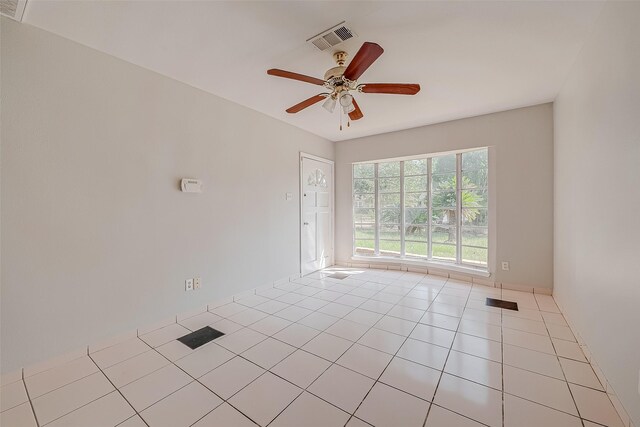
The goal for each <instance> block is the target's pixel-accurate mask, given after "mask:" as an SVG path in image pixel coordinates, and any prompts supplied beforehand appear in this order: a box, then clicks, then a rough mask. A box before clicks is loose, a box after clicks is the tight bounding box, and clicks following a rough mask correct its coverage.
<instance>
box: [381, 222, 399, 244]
mask: <svg viewBox="0 0 640 427" xmlns="http://www.w3.org/2000/svg"><path fill="white" fill-rule="evenodd" d="M400 228H401V227H400V226H399V225H381V226H380V240H398V241H400Z"/></svg>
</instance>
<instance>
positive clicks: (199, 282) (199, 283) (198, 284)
mask: <svg viewBox="0 0 640 427" xmlns="http://www.w3.org/2000/svg"><path fill="white" fill-rule="evenodd" d="M201 287H202V279H201V278H199V277H196V278H194V279H193V289H200V288H201Z"/></svg>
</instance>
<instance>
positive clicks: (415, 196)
mask: <svg viewBox="0 0 640 427" xmlns="http://www.w3.org/2000/svg"><path fill="white" fill-rule="evenodd" d="M404 205H405V206H406V207H408V208H419V207H425V208H426V207H428V206H429V193H426V192H425V193H405V195H404Z"/></svg>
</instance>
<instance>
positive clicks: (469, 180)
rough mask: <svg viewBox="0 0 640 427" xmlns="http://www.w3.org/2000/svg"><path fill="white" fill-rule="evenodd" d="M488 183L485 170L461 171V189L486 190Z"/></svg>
mask: <svg viewBox="0 0 640 427" xmlns="http://www.w3.org/2000/svg"><path fill="white" fill-rule="evenodd" d="M488 182H489V176H488V171H487V169H479V170H471V171H462V188H469V189H473V188H487V185H488Z"/></svg>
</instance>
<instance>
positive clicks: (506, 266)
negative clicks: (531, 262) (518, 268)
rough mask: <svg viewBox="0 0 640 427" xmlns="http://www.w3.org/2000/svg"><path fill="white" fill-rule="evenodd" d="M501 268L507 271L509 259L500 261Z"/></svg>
mask: <svg viewBox="0 0 640 427" xmlns="http://www.w3.org/2000/svg"><path fill="white" fill-rule="evenodd" d="M502 270H504V271H509V261H502Z"/></svg>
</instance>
